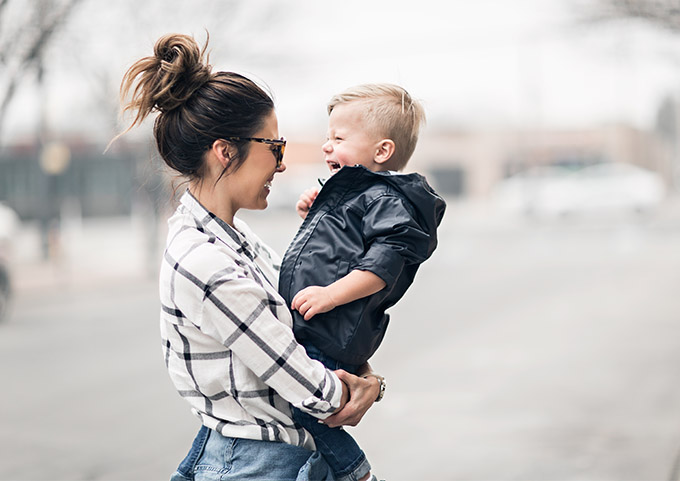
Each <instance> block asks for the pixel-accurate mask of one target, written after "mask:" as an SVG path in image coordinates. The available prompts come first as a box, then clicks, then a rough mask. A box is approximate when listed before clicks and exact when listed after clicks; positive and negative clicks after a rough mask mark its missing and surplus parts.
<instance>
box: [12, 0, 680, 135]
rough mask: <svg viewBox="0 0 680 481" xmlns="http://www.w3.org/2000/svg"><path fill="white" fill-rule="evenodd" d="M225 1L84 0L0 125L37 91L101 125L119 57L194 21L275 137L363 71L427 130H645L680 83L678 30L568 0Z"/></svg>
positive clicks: (299, 128)
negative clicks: (274, 123) (272, 119)
mask: <svg viewBox="0 0 680 481" xmlns="http://www.w3.org/2000/svg"><path fill="white" fill-rule="evenodd" d="M586 3H588V2H586ZM590 3H591V4H594V3H595V2H594V1H593V2H590ZM228 4H229V2H226V1H207V0H202V1H191V2H184V1H170V0H146V1H144V2H141V1H131V0H119V1H118V2H109V3H108V4H107V6H106V7H104V6H103V3H102V2H98V1H95V0H84V3H83V4H82V5H81V6H80V8H79V10H78V11H77V12H76V14H75V15H74V17H73V18H72V21H71V22H70V23H69V24H68V25H67V27H66V28H65V30H64V31H63V32H62V34H61V35H60V37H59V41H58V42H57V43H56V44H55V47H54V48H53V49H52V50H51V51H50V55H49V56H48V60H47V68H48V80H49V84H48V89H47V91H46V94H45V97H40V96H39V95H38V94H37V92H36V90H35V87H34V85H33V83H32V81H31V80H30V79H29V80H28V81H26V82H25V83H24V85H23V87H22V90H21V92H20V95H19V96H18V98H17V101H16V102H15V103H14V104H13V106H12V109H11V111H10V117H9V119H10V120H9V122H8V124H9V125H8V132H9V135H11V136H12V137H16V136H19V135H22V134H23V133H29V134H30V133H31V132H32V131H34V130H35V124H36V116H37V113H38V112H39V110H40V105H39V101H40V99H41V98H45V99H46V105H47V113H48V122H49V124H50V126H51V128H52V129H53V130H55V131H64V130H65V131H73V130H77V129H82V130H84V131H85V132H90V133H91V134H90V135H93V136H97V135H102V132H107V129H109V131H110V129H111V127H110V124H111V117H112V115H115V114H112V112H113V111H114V110H115V102H116V100H117V99H116V89H117V86H118V83H119V82H120V78H121V77H122V74H123V73H124V71H125V69H126V68H127V67H128V66H129V65H130V64H131V63H132V62H133V61H134V60H136V59H137V58H139V57H141V56H145V55H150V54H151V52H152V47H153V43H154V41H155V40H156V39H157V38H158V36H160V35H162V34H164V33H167V32H171V31H175V32H182V33H189V34H193V35H195V36H196V38H197V39H198V40H199V42H203V41H204V39H205V31H206V30H208V31H209V32H210V36H211V40H210V45H211V51H212V56H211V63H212V64H213V65H214V67H215V69H218V70H236V71H239V72H242V73H245V74H246V75H249V76H251V77H253V78H255V79H258V80H260V81H262V82H265V83H266V84H267V85H268V86H269V87H270V88H271V90H272V91H273V93H274V95H275V98H276V102H277V109H278V114H279V124H280V130H281V132H282V134H284V135H288V136H289V137H291V136H299V137H310V138H317V137H318V136H319V135H323V132H325V122H326V114H325V104H326V102H327V100H328V99H329V97H330V96H331V95H332V94H334V93H336V92H337V91H339V90H342V89H344V88H346V87H348V86H351V85H354V84H358V83H364V82H384V81H385V82H395V83H399V84H401V85H403V86H404V87H406V88H407V89H408V90H409V91H410V92H411V93H412V95H414V96H415V97H417V98H420V99H421V100H422V101H423V102H424V103H425V106H426V110H427V113H428V117H429V123H428V126H429V127H428V128H429V129H431V130H433V131H437V130H442V129H445V128H476V127H489V126H491V127H498V126H522V125H539V126H543V127H587V126H591V125H597V124H601V123H608V122H626V123H630V124H632V125H635V126H638V127H641V128H648V127H650V126H652V125H653V121H654V117H655V112H656V109H657V107H658V104H659V102H660V101H661V99H662V98H663V97H664V96H665V95H668V94H671V93H678V85H680V83H678V80H680V64H679V63H678V62H677V61H676V60H675V59H677V58H680V57H678V53H680V35H677V36H673V35H671V34H668V33H665V32H660V31H658V30H655V29H653V28H650V27H648V26H645V25H643V24H640V23H637V22H632V21H629V22H619V23H614V24H606V25H587V24H584V23H582V22H579V21H578V20H577V19H576V15H578V14H583V13H585V12H584V11H583V10H581V11H579V10H575V9H574V8H573V5H574V0H515V1H513V2H507V1H506V0H476V1H474V2H471V1H467V0H453V1H449V2H441V1H435V0H418V1H405V0H346V1H342V2H338V1H332V2H328V1H322V0H317V1H308V0H289V1H274V0H250V1H248V2H245V5H243V6H242V7H241V8H239V9H237V10H235V9H233V8H228V7H227V5H228ZM582 5H583V3H582ZM107 125H109V126H108V127H107ZM5 135H8V134H7V133H6V134H5ZM106 135H108V134H106V133H105V134H104V136H106Z"/></svg>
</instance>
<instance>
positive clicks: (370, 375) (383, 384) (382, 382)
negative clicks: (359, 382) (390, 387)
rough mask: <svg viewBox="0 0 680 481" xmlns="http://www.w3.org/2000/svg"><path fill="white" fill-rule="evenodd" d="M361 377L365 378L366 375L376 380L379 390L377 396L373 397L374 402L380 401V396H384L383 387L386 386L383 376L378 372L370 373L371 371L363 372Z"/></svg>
mask: <svg viewBox="0 0 680 481" xmlns="http://www.w3.org/2000/svg"><path fill="white" fill-rule="evenodd" d="M361 377H363V378H364V379H366V378H367V377H374V378H376V379H377V380H378V382H379V383H380V391H379V392H378V397H377V398H375V402H378V401H381V400H382V398H383V397H384V396H385V388H386V387H387V383H386V382H385V378H384V377H382V376H380V375H378V374H375V373H372V372H371V373H368V374H364V375H363V376H361Z"/></svg>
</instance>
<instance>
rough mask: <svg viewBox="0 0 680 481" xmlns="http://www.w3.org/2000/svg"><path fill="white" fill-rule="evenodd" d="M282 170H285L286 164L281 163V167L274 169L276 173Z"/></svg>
mask: <svg viewBox="0 0 680 481" xmlns="http://www.w3.org/2000/svg"><path fill="white" fill-rule="evenodd" d="M284 170H286V163H285V162H284V161H281V165H279V166H278V167H277V168H276V172H283V171H284Z"/></svg>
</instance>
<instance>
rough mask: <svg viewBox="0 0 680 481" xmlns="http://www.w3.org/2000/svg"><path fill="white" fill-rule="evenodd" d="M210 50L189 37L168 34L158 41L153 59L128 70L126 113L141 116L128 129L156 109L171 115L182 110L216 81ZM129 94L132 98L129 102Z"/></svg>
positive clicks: (124, 83) (123, 91)
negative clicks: (202, 88) (182, 107)
mask: <svg viewBox="0 0 680 481" xmlns="http://www.w3.org/2000/svg"><path fill="white" fill-rule="evenodd" d="M207 47H208V41H207V40H206V42H205V46H204V47H203V48H202V49H201V48H199V46H198V44H197V43H196V40H194V38H193V37H190V36H188V35H182V34H178V33H174V34H169V35H165V36H163V37H161V38H160V39H158V41H157V42H156V45H155V46H154V55H153V56H149V57H144V58H142V59H140V60H138V61H137V62H135V63H134V64H133V65H132V66H131V67H130V68H129V69H128V71H127V72H126V73H125V75H124V76H123V81H122V82H121V87H120V93H121V98H122V99H123V102H124V108H123V111H124V112H127V111H135V110H136V111H137V114H136V116H135V118H134V120H133V122H132V125H130V127H128V129H127V130H130V129H131V128H132V127H134V126H135V125H137V124H139V123H141V122H142V121H143V120H144V119H145V118H146V117H147V116H148V115H149V114H151V112H153V111H154V110H158V111H160V112H169V111H171V110H174V109H176V108H178V107H181V106H182V105H184V103H185V102H186V101H187V100H188V99H189V98H190V97H191V96H192V95H193V93H194V92H196V91H197V90H198V89H200V88H201V87H202V86H204V85H205V84H206V83H207V82H208V81H209V80H210V79H211V78H212V73H211V67H210V65H208V63H207V60H205V61H204V59H203V56H204V54H205V51H206V49H207ZM129 94H131V98H130V100H129V101H128V102H126V103H125V99H126V98H127V97H128V95H129ZM126 132H127V131H126Z"/></svg>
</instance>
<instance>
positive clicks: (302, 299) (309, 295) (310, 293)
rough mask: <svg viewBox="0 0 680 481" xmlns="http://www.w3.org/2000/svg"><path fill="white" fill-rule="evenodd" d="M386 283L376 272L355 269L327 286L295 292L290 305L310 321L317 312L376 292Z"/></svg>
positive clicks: (328, 309) (319, 312) (306, 288)
mask: <svg viewBox="0 0 680 481" xmlns="http://www.w3.org/2000/svg"><path fill="white" fill-rule="evenodd" d="M385 285H386V284H385V281H383V280H382V279H381V278H380V277H378V276H377V275H375V274H374V273H372V272H370V271H362V270H358V269H355V270H353V271H351V272H350V273H349V274H347V275H346V276H345V277H342V278H340V279H338V280H337V281H335V282H334V283H332V284H329V285H328V286H326V287H321V286H309V287H305V288H304V289H302V290H301V291H300V292H298V293H297V294H295V297H294V298H293V302H291V303H290V307H291V308H292V309H295V310H296V311H298V312H299V313H300V314H302V316H303V317H304V318H305V321H309V320H310V319H311V318H312V317H314V316H315V315H317V314H321V313H323V312H328V311H330V310H331V309H334V308H336V307H338V306H342V305H343V304H347V303H349V302H352V301H356V300H357V299H361V298H363V297H367V296H370V295H372V294H375V293H376V292H378V291H380V290H381V289H383V288H384V287H385Z"/></svg>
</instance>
